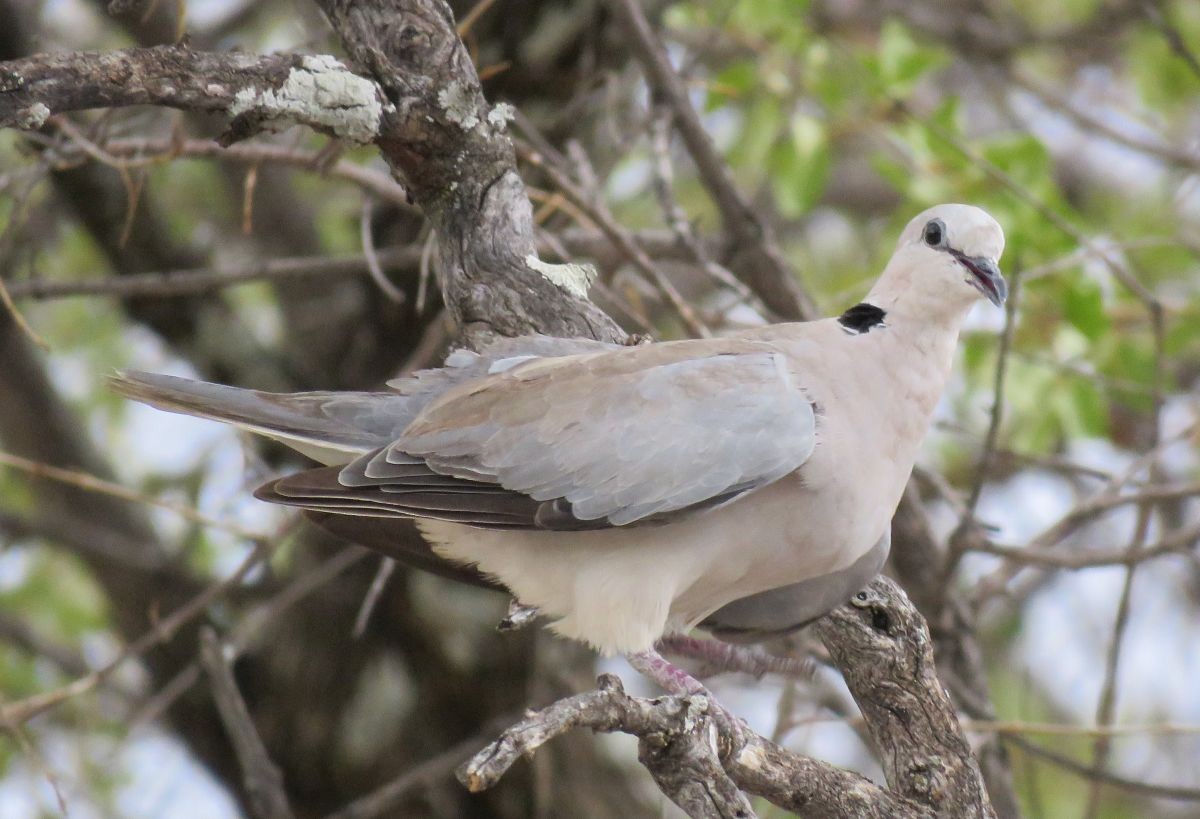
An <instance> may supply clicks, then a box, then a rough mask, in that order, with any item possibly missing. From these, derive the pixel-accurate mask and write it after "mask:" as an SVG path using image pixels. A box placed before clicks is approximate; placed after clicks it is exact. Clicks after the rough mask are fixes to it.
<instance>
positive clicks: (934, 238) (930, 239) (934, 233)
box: [925, 219, 946, 247]
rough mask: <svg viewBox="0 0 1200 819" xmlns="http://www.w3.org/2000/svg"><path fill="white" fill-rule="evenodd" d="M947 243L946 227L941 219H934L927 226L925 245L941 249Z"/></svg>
mask: <svg viewBox="0 0 1200 819" xmlns="http://www.w3.org/2000/svg"><path fill="white" fill-rule="evenodd" d="M945 242H946V226H945V225H943V224H942V220H941V219H933V220H931V221H929V222H928V223H927V224H926V225H925V244H927V245H929V246H930V247H941V246H942V245H943V244H945Z"/></svg>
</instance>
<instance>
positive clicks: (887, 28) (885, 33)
mask: <svg viewBox="0 0 1200 819" xmlns="http://www.w3.org/2000/svg"><path fill="white" fill-rule="evenodd" d="M878 59H879V62H878V73H879V79H880V81H881V82H882V83H883V87H884V90H885V91H886V92H887V93H888V94H891V95H892V96H897V97H903V96H906V95H907V94H908V93H909V92H910V91H912V89H913V87H914V86H916V84H917V82H918V81H919V80H920V79H921V78H922V77H923V76H925V74H927V73H928V72H930V71H932V70H933V69H935V68H939V67H941V66H942V65H945V64H946V62H947V61H948V58H947V57H946V55H945V53H944V52H942V51H941V50H939V49H936V48H931V47H928V46H924V45H921V44H919V43H917V41H916V40H914V39H913V37H912V35H911V34H910V33H909V31H908V29H907V28H906V27H905V26H904V24H903V23H901V22H900V21H899V20H896V19H894V18H889V19H888V20H886V21H885V22H884V24H883V28H882V29H881V30H880V33H879V58H878Z"/></svg>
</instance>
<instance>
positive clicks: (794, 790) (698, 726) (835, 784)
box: [459, 578, 995, 819]
mask: <svg viewBox="0 0 1200 819" xmlns="http://www.w3.org/2000/svg"><path fill="white" fill-rule="evenodd" d="M816 629H817V634H818V636H820V637H821V639H822V640H823V641H824V642H825V644H826V647H827V648H828V649H829V652H830V655H831V657H832V659H833V661H834V663H835V665H836V666H837V667H838V669H839V670H840V671H841V672H842V674H843V676H844V677H845V679H846V684H847V685H848V686H849V688H850V691H851V693H852V694H853V695H854V698H855V700H856V701H857V702H858V704H859V706H860V707H861V708H862V711H863V715H864V716H865V718H866V722H867V726H868V728H869V730H870V733H871V736H872V738H873V739H874V740H875V743H876V745H877V747H878V750H879V754H880V757H881V759H882V761H883V766H884V773H885V774H886V776H887V780H888V788H881V787H879V786H878V785H875V784H874V783H872V782H870V781H869V780H867V779H865V778H863V777H861V776H859V775H858V774H855V773H851V772H849V771H845V770H842V769H840V768H837V767H834V766H833V765H829V764H827V763H824V762H820V761H818V760H814V759H810V758H808V757H805V756H801V755H798V754H795V753H792V752H791V751H788V750H786V749H784V748H781V747H779V746H778V745H776V744H774V743H772V742H770V741H769V740H767V739H764V738H763V737H760V736H758V735H757V734H754V733H753V732H750V731H749V730H742V731H741V732H740V734H738V735H736V736H735V735H734V734H733V732H731V731H730V730H729V727H728V726H724V725H722V724H721V723H720V722H719V721H717V720H713V719H712V718H710V717H709V715H708V713H707V710H706V709H705V708H703V707H701V708H697V706H698V705H699V704H700V703H702V702H704V700H703V699H696V698H689V699H679V698H676V697H660V698H658V699H654V700H645V699H639V698H636V697H630V696H628V695H627V694H626V693H625V692H624V690H623V689H622V688H621V685H620V683H619V681H617V680H616V678H615V677H611V676H608V675H606V676H603V677H601V679H600V687H599V690H597V691H593V692H590V693H587V694H580V695H578V696H575V697H571V698H568V699H565V700H560V701H559V702H556V703H554V704H553V705H551V706H549V707H548V708H545V709H543V710H541V711H538V712H536V713H533V714H530V715H529V716H528V717H527V718H526V719H525V720H523V721H522V722H520V723H518V724H517V725H515V726H513V727H512V728H510V729H508V730H507V731H505V732H504V734H503V735H502V736H501V737H500V739H499V740H497V741H496V742H493V743H492V744H491V745H489V746H487V747H486V748H484V749H483V750H482V751H480V752H479V753H478V754H476V755H475V756H474V757H473V758H472V759H471V761H470V762H468V763H467V764H466V765H465V766H463V767H462V768H461V769H460V771H459V777H460V779H462V781H463V782H464V783H465V784H466V785H467V786H468V787H469V788H471V789H472V790H482V789H485V788H488V787H491V786H492V785H493V784H495V783H496V782H497V781H499V779H500V777H501V776H503V775H504V773H505V772H506V771H507V770H508V769H509V768H510V767H511V766H512V764H513V763H514V762H516V760H517V759H518V758H520V757H521V756H524V755H528V754H532V753H533V752H535V751H536V750H537V749H538V748H540V747H541V746H542V745H544V744H545V743H546V742H549V741H550V740H552V739H554V738H555V737H557V736H559V735H561V734H563V733H566V732H567V731H569V730H571V729H573V728H591V729H592V730H595V731H605V732H613V731H620V732H623V733H627V734H632V735H634V736H637V737H638V738H639V739H640V740H641V753H640V757H639V758H640V759H641V761H642V763H643V764H644V765H645V766H646V767H647V768H648V769H649V770H650V772H651V774H652V775H654V777H655V781H657V782H658V784H659V786H660V787H661V788H662V789H663V792H664V793H666V794H667V795H668V796H669V797H670V798H671V799H672V800H673V801H675V803H676V804H678V805H680V806H681V807H683V808H684V810H686V811H687V812H688V815H689V816H693V817H710V816H712V817H716V816H721V817H725V816H748V815H750V814H748V813H739V811H742V810H746V808H744V807H742V806H743V804H744V803H743V802H741V801H740V799H739V798H738V797H737V796H736V790H735V791H730V790H729V785H730V784H732V785H735V786H736V789H740V790H742V791H745V792H747V793H752V794H755V795H758V796H762V797H764V798H765V799H767V800H769V801H770V802H772V803H774V804H776V805H779V806H780V807H783V808H787V809H788V810H793V811H797V812H800V813H801V814H802V815H804V816H805V817H818V818H819V817H828V818H829V819H839V818H840V817H846V818H847V819H848V818H849V817H854V818H855V819H871V817H879V819H883V817H890V818H891V819H903V818H904V817H955V819H969V818H971V817H978V819H994V817H995V813H994V811H993V810H992V807H991V804H990V803H989V801H988V796H987V792H986V791H985V790H984V787H983V780H982V777H981V775H980V773H979V766H978V765H977V764H976V762H975V759H974V757H973V756H972V755H971V748H970V746H969V745H968V744H967V741H966V738H965V737H964V735H963V733H962V729H961V727H960V725H959V723H958V715H957V713H956V711H955V710H954V706H953V704H952V703H951V702H950V698H949V695H948V694H947V693H946V691H945V689H944V688H943V687H942V685H941V683H940V682H939V681H938V678H937V674H936V670H935V667H934V662H933V642H932V640H931V639H930V637H929V631H928V630H927V629H926V627H925V621H924V619H923V618H922V617H921V615H920V614H919V613H918V612H917V609H916V607H915V606H913V604H912V602H911V601H909V599H908V597H907V596H906V595H905V594H904V592H903V591H902V590H901V589H900V587H899V586H897V585H896V584H895V583H894V582H893V581H891V580H889V579H887V578H879V579H877V580H875V581H874V582H873V583H872V584H871V585H870V586H869V587H868V588H867V589H865V590H864V591H863V592H861V593H860V594H859V595H858V596H856V597H855V598H854V599H853V600H851V601H850V602H849V603H846V604H844V605H842V606H839V607H838V608H836V609H834V611H833V612H831V613H830V614H829V615H828V616H827V617H825V618H823V619H822V620H820V621H818V623H817V625H816ZM698 782H699V783H703V784H704V785H706V788H704V789H702V791H703V792H702V793H698V792H697V791H696V790H694V788H695V785H696V783H698Z"/></svg>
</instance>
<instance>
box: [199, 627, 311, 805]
mask: <svg viewBox="0 0 1200 819" xmlns="http://www.w3.org/2000/svg"><path fill="white" fill-rule="evenodd" d="M200 661H201V663H202V664H203V665H204V670H205V671H207V672H208V678H209V680H210V681H211V683H212V695H213V701H214V702H216V704H217V712H218V713H219V714H220V715H221V723H222V724H223V725H224V726H225V734H226V736H228V737H229V741H230V743H231V744H232V745H233V750H234V753H236V754H237V758H238V764H239V765H240V766H241V769H242V784H243V786H244V787H245V789H246V795H247V797H248V800H249V802H250V809H251V810H252V811H253V812H254V815H255V816H257V817H258V818H259V819H294V814H293V813H292V808H291V805H290V804H289V803H288V798H287V792H286V791H285V790H284V787H283V774H282V773H281V772H280V770H279V767H278V766H277V765H276V764H275V763H274V762H273V761H272V760H271V756H270V754H268V753H267V748H266V746H265V745H263V741H262V738H261V737H259V735H258V730H257V729H256V728H255V727H254V720H252V719H251V718H250V709H249V708H247V707H246V701H245V700H244V699H242V694H241V692H240V691H238V687H237V681H236V680H234V678H233V669H232V668H230V665H229V664H230V659H229V658H227V657H226V651H225V647H224V646H222V645H221V643H220V642H219V641H218V640H217V635H216V632H214V631H213V630H212V629H211V628H207V627H206V628H203V629H201V630H200Z"/></svg>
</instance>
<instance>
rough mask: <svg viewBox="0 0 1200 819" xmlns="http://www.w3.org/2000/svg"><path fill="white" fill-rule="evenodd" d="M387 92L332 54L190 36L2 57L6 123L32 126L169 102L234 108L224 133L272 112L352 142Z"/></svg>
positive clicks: (236, 132)
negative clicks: (196, 42)
mask: <svg viewBox="0 0 1200 819" xmlns="http://www.w3.org/2000/svg"><path fill="white" fill-rule="evenodd" d="M384 103H385V100H384V99H383V96H382V94H381V93H380V91H379V89H378V88H377V87H376V86H375V84H374V83H372V82H371V81H370V80H366V79H363V78H362V77H359V76H357V75H356V74H353V73H351V72H350V71H348V70H347V69H346V68H345V67H344V66H343V65H342V64H341V63H340V62H338V61H337V60H336V59H334V58H333V57H326V56H316V57H309V56H303V55H297V54H275V55H269V56H254V55H248V54H240V53H236V52H231V53H228V54H215V53H210V52H203V51H192V50H191V49H189V48H188V47H186V46H156V47H154V48H133V49H128V50H125V51H114V52H112V53H108V54H100V53H95V52H67V53H49V54H37V55H34V56H32V57H26V58H24V59H20V60H12V61H10V62H6V63H2V64H0V127H17V128H25V129H29V130H34V129H37V128H40V127H41V126H42V124H44V123H45V122H46V120H47V119H49V118H50V117H51V116H53V115H55V114H61V113H64V112H67V111H79V110H83V109H88V108H118V107H124V106H129V105H164V106H168V107H171V108H181V109H184V110H189V111H215V112H220V113H226V114H229V115H230V116H232V117H233V118H234V121H233V124H232V125H231V127H230V131H229V132H228V133H227V134H226V135H225V136H224V137H223V138H222V140H223V141H225V142H232V141H236V140H237V139H243V138H245V137H247V136H250V135H251V134H252V133H254V132H255V131H257V130H259V129H260V128H261V127H262V126H263V125H265V124H267V123H271V122H286V123H301V124H303V125H308V126H310V127H312V128H315V129H317V130H319V131H321V132H323V133H327V134H330V135H332V136H337V137H340V138H343V139H349V140H353V141H355V142H371V141H372V140H373V139H374V138H375V137H376V135H377V134H378V133H379V128H380V121H381V120H382V118H383V116H384V111H385V104H384Z"/></svg>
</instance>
